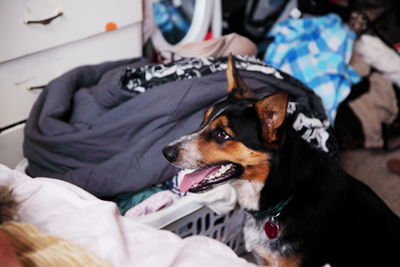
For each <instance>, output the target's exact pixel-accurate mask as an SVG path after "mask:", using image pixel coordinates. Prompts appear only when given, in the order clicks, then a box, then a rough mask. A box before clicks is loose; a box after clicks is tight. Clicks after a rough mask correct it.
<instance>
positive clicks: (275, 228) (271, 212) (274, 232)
mask: <svg viewBox="0 0 400 267" xmlns="http://www.w3.org/2000/svg"><path fill="white" fill-rule="evenodd" d="M292 198H293V196H291V197H289V198H288V199H286V200H283V201H281V202H279V203H278V204H277V205H276V206H274V207H272V208H269V209H267V210H264V211H253V210H246V212H247V213H249V214H250V215H251V216H253V217H254V218H255V219H260V218H265V217H270V219H269V220H268V221H267V222H266V223H265V225H264V231H265V234H266V235H267V236H268V238H269V239H274V238H276V237H277V236H278V234H279V225H278V224H277V223H276V218H278V216H279V215H280V213H281V211H282V210H283V208H284V207H285V206H286V205H287V204H288V203H289V202H290V201H291V200H292Z"/></svg>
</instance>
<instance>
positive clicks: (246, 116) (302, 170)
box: [163, 59, 400, 266]
mask: <svg viewBox="0 0 400 267" xmlns="http://www.w3.org/2000/svg"><path fill="white" fill-rule="evenodd" d="M231 62H232V59H230V64H232V63H231ZM229 71H233V72H235V68H234V65H233V69H232V67H231V70H229V69H228V72H229ZM238 75H239V74H238V73H233V74H232V73H227V76H228V80H229V79H230V78H232V77H233V78H234V80H235V81H234V84H233V85H232V86H230V87H231V88H230V89H229V88H228V90H229V91H230V95H229V97H228V99H227V100H225V101H224V102H222V103H219V104H217V105H215V106H214V107H213V108H212V109H210V112H209V114H206V116H205V121H203V123H202V128H201V129H200V130H201V131H200V130H199V131H198V132H197V133H196V132H195V133H194V134H191V135H190V138H189V137H188V138H183V139H182V138H181V139H179V140H178V141H175V142H173V143H171V144H170V145H169V146H167V147H166V148H165V149H164V151H163V152H164V154H165V155H166V158H167V159H168V160H169V161H171V162H172V163H173V164H174V165H176V166H178V167H182V166H183V165H184V164H182V161H185V164H186V165H185V167H187V165H188V164H189V165H190V164H192V165H193V166H195V167H197V168H203V167H206V166H205V165H209V164H218V163H220V162H231V163H234V164H235V165H237V167H238V168H237V170H240V172H238V171H236V172H235V174H234V175H233V177H229V179H230V180H229V181H231V182H233V181H235V180H238V179H239V180H240V179H241V180H246V181H251V179H252V177H250V176H246V175H247V173H249V172H246V171H247V170H248V169H249V168H254V166H250V165H249V164H246V159H241V161H240V162H238V160H237V157H235V159H233V157H232V158H231V157H229V156H226V158H224V159H223V160H221V158H218V160H215V161H214V160H212V154H213V153H215V154H216V153H217V152H218V153H219V152H220V151H217V150H219V149H220V150H223V151H224V153H226V151H229V149H231V148H229V147H228V145H229V146H233V145H234V144H235V143H241V144H243V145H244V146H245V147H246V148H247V149H248V151H251V152H254V153H258V154H257V155H260V154H265V155H267V156H268V157H267V158H268V160H266V162H265V168H264V169H265V170H267V171H265V172H264V173H263V174H262V176H263V177H262V181H263V183H264V186H263V187H262V189H261V191H260V194H259V199H258V210H257V211H258V212H260V214H262V212H263V211H266V210H268V209H270V208H272V207H275V206H276V205H278V204H279V203H281V202H282V201H283V200H285V199H289V198H290V201H289V202H288V203H287V204H286V205H285V206H284V207H283V208H282V210H281V211H280V214H279V217H278V218H277V223H278V225H279V226H280V229H281V231H280V233H279V236H278V237H277V238H276V239H273V240H269V239H268V237H267V236H266V235H265V234H264V233H263V232H262V231H261V232H260V231H259V232H260V235H261V236H260V240H259V241H257V242H258V243H257V244H254V247H257V248H258V252H259V254H260V255H259V256H260V257H261V259H262V260H261V262H260V263H262V264H269V265H272V266H323V265H324V264H330V265H331V266H397V265H399V260H398V259H397V253H398V251H399V248H400V218H399V217H398V216H397V215H396V214H394V213H393V212H392V211H391V210H390V209H389V208H388V206H387V205H386V204H385V203H384V202H383V201H382V200H381V199H380V198H379V197H378V196H377V195H376V194H375V193H374V192H373V191H372V190H371V189H370V188H369V187H368V186H367V185H365V184H364V183H362V182H360V181H358V180H356V179H355V178H353V177H352V176H350V175H349V174H347V173H346V172H344V171H343V170H342V169H341V168H340V167H339V165H338V163H337V162H335V161H333V160H332V159H331V158H329V157H328V156H327V155H326V154H325V153H323V152H321V151H318V150H316V149H314V148H311V147H310V145H309V144H308V143H307V142H306V141H304V140H303V139H301V138H300V137H299V136H298V134H297V133H296V132H295V131H294V129H293V128H292V126H291V125H292V122H291V121H289V119H287V118H286V119H284V121H283V122H282V123H280V122H275V120H276V116H275V115H276V112H280V111H282V110H283V109H285V110H284V111H283V114H284V115H286V107H287V101H288V98H287V95H286V94H285V93H278V94H275V95H272V96H267V97H265V98H264V99H262V100H257V99H255V97H254V96H255V95H253V94H251V93H250V91H248V90H249V89H248V88H246V86H245V85H244V83H243V81H242V80H241V78H240V77H238ZM240 90H244V92H239V91H240ZM264 100H266V101H267V102H268V101H269V102H270V103H268V104H266V106H268V107H267V108H266V109H264V108H263V107H260V106H262V105H261V104H260V105H258V103H260V102H262V101H264ZM264 102H265V101H264ZM276 102H280V103H278V104H277V107H276V108H275V110H274V109H271V108H270V106H269V105H274V104H275V103H276ZM263 105H264V104H263ZM222 108H224V111H223V112H221V113H218V112H219V111H220V110H222ZM279 109H280V110H279ZM263 112H264V113H267V114H269V115H268V116H269V117H268V116H267V117H266V118H264V117H263V116H262V114H263ZM215 114H217V116H214V115H215ZM260 114H261V115H260ZM271 114H273V115H271ZM270 115H271V116H270ZM284 115H283V116H284ZM221 118H223V120H224V121H227V122H228V124H227V125H224V127H226V128H228V129H229V131H230V132H232V134H231V135H233V136H230V138H227V139H226V140H225V139H221V138H220V135H218V133H219V132H220V131H221V130H224V129H221V127H222V126H218V125H219V124H216V125H217V127H214V126H212V125H213V124H212V123H211V121H208V125H210V126H207V120H218V119H221ZM265 120H269V121H268V123H269V124H268V123H267V124H266V123H265ZM271 120H272V121H271ZM278 120H279V119H278ZM221 121H222V120H221ZM271 123H272V125H275V126H272V128H271V129H268V130H267V131H266V130H265V127H266V125H267V126H268V127H271V126H270V125H271ZM274 123H275V124H274ZM205 125H206V126H205ZM207 127H208V128H207ZM213 127H214V128H213ZM268 127H267V128H268ZM199 140H200V141H199ZM187 143H191V146H194V145H195V146H202V144H207V145H208V146H209V147H208V148H207V149H206V150H204V151H205V152H202V153H199V155H196V158H199V157H200V156H201V157H202V160H201V161H199V162H190V158H191V157H189V160H188V159H187V158H188V157H186V156H187V155H186V154H188V153H189V152H187V151H185V149H186V147H187ZM211 143H212V144H211ZM210 144H211V145H210ZM199 149H201V147H197V150H199ZM231 150H232V154H233V153H238V152H237V151H234V150H233V149H231ZM185 153H186V154H185ZM191 153H192V152H191ZM206 153H207V154H209V155H205V154H206ZM181 154H182V155H181ZM210 155H211V156H210ZM224 155H227V154H224ZM189 156H191V155H189ZM219 157H221V156H219ZM183 158H185V160H183ZM188 161H189V163H188ZM365 164H368V163H367V162H366V163H365ZM203 165H204V166H203ZM264 169H263V170H264ZM225 181H226V180H224V182H225ZM258 181H260V179H259V180H258ZM213 186H215V185H214V184H212V185H210V186H205V187H204V189H209V188H210V187H213ZM192 191H193V192H195V191H201V190H192ZM243 192H245V191H242V193H241V194H239V202H241V198H242V202H244V198H250V197H252V196H250V195H246V193H243ZM244 208H246V207H244ZM248 219H249V220H251V225H252V226H250V227H253V228H254V229H253V230H254V231H258V230H259V229H263V225H264V224H265V222H266V221H268V220H270V216H269V215H265V216H262V215H261V216H257V217H252V216H249V218H248ZM257 229H258V230H257ZM253 230H251V231H253ZM260 244H261V246H264V247H265V249H264V248H261V249H260ZM260 251H261V253H260ZM271 255H272V256H271Z"/></svg>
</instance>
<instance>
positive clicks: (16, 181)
mask: <svg viewBox="0 0 400 267" xmlns="http://www.w3.org/2000/svg"><path fill="white" fill-rule="evenodd" d="M0 184H1V185H10V186H12V188H13V190H14V193H15V195H16V197H17V199H18V200H19V201H21V202H22V204H21V206H20V209H19V218H20V221H22V222H27V223H31V224H33V225H35V226H36V227H38V228H39V229H40V230H41V231H43V232H47V233H51V234H53V235H56V236H59V237H62V238H65V239H67V240H69V241H72V242H74V243H76V244H78V245H80V246H82V247H85V248H87V249H88V250H90V251H91V252H93V253H95V254H96V255H97V256H99V257H101V258H103V259H104V260H107V261H109V262H111V263H112V264H114V265H115V266H141V267H142V266H151V267H154V266H207V267H210V266H254V265H252V264H250V263H248V262H246V261H245V260H243V259H242V258H239V257H237V256H236V254H235V253H234V252H233V251H232V250H231V249H230V248H229V247H227V246H226V245H224V244H222V243H220V242H218V241H216V240H213V239H210V238H207V237H202V236H193V237H188V238H185V239H181V238H180V237H179V236H177V235H175V234H173V233H171V232H168V231H163V230H156V229H154V228H151V227H149V226H146V225H143V224H139V223H137V222H135V221H133V220H132V219H129V218H125V217H123V216H121V215H120V213H119V211H118V208H117V206H116V205H115V204H114V203H112V202H108V201H102V200H100V199H98V198H96V197H94V196H93V195H91V194H89V193H87V192H86V191H84V190H82V189H80V188H78V187H76V186H74V185H72V184H69V183H67V182H63V181H61V180H56V179H51V178H34V179H32V178H30V177H29V176H26V175H25V174H23V173H21V172H19V171H15V170H11V169H9V168H7V167H6V166H4V165H2V164H0Z"/></svg>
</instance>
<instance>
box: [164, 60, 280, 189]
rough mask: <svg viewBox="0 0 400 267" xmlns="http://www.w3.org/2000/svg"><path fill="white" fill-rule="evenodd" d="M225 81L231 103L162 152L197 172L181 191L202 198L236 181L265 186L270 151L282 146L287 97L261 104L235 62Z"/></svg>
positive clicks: (277, 96)
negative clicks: (200, 194)
mask: <svg viewBox="0 0 400 267" xmlns="http://www.w3.org/2000/svg"><path fill="white" fill-rule="evenodd" d="M226 76H227V80H228V88H227V90H228V92H229V95H228V97H227V99H226V100H224V101H222V102H219V103H217V104H215V105H214V106H212V107H210V108H209V109H208V110H207V111H206V112H205V114H204V119H203V122H202V123H201V125H200V128H199V129H198V130H197V131H195V132H194V133H191V134H189V135H186V136H183V137H181V138H179V139H177V140H175V141H173V142H171V143H170V144H168V146H166V147H165V148H164V149H163V154H164V156H165V157H166V158H167V160H169V161H170V162H171V163H172V164H173V165H174V166H176V167H178V168H183V169H194V171H193V172H192V173H190V174H187V175H186V176H185V177H184V179H183V181H182V183H181V186H180V189H181V191H190V192H201V191H204V190H208V189H210V188H212V187H214V185H217V184H221V183H223V182H226V181H230V180H231V179H234V178H235V179H242V180H247V181H255V182H257V183H259V184H265V181H266V179H267V178H268V174H269V173H270V170H271V166H270V160H271V157H272V153H273V152H272V151H274V149H275V148H276V147H278V146H280V145H281V143H282V142H283V139H284V133H283V131H282V128H283V127H282V125H283V123H284V120H285V116H286V109H287V105H288V95H287V94H286V93H284V92H280V93H275V94H273V95H270V96H266V97H264V98H262V99H261V100H257V98H256V95H255V94H254V92H253V91H252V90H251V89H250V88H249V87H248V86H247V85H246V84H245V83H244V81H243V79H242V78H241V77H240V75H239V72H237V71H236V67H235V64H234V62H233V58H232V56H230V57H229V59H228V67H227V71H226Z"/></svg>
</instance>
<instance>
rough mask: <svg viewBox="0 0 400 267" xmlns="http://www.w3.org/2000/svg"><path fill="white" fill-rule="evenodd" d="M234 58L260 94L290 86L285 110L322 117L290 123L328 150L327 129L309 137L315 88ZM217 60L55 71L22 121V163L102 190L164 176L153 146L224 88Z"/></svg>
mask: <svg viewBox="0 0 400 267" xmlns="http://www.w3.org/2000/svg"><path fill="white" fill-rule="evenodd" d="M238 65H239V66H238V69H239V70H240V72H241V75H242V76H243V78H244V80H245V81H246V83H247V84H248V85H249V86H250V87H252V88H253V89H254V90H255V91H256V92H258V93H259V94H263V95H265V94H270V93H272V92H274V91H276V90H286V91H287V92H289V94H290V98H291V100H292V101H295V102H296V103H297V104H295V105H294V106H292V109H293V108H294V110H293V111H292V112H291V113H293V116H294V119H296V118H297V117H298V115H299V114H303V115H302V117H301V120H302V123H303V121H304V120H305V119H304V114H305V115H306V116H305V118H306V119H307V118H316V119H317V120H318V121H320V122H321V123H322V124H321V125H322V126H321V125H311V126H310V125H308V124H309V123H303V124H304V125H301V127H300V128H299V129H298V130H299V131H300V132H303V133H306V132H307V134H308V138H309V140H308V141H309V142H310V143H311V144H313V145H314V146H315V147H316V148H319V149H322V150H324V151H325V152H327V153H330V154H331V155H333V156H334V154H335V153H336V147H335V142H334V139H333V138H332V137H329V140H324V138H322V139H321V138H319V137H318V136H319V135H320V133H321V132H319V131H321V130H323V131H327V132H329V131H330V128H329V125H326V122H327V120H326V116H325V113H324V110H323V108H322V104H321V100H320V99H319V97H317V96H316V95H315V94H314V93H313V92H312V91H311V90H309V89H307V88H306V87H304V86H303V85H302V84H301V83H299V82H298V81H297V80H294V79H292V78H291V77H289V76H288V75H286V74H284V73H281V72H278V71H276V70H274V69H272V68H270V67H265V66H264V65H263V64H262V63H260V62H256V61H255V60H254V59H253V60H250V61H249V60H248V59H246V58H242V59H239V60H238ZM225 68H226V58H222V59H209V60H199V59H193V60H183V61H180V62H177V63H171V64H168V65H151V64H149V62H147V61H146V60H144V59H140V58H139V59H133V60H122V61H117V62H107V63H103V64H100V65H95V66H82V67H79V68H76V69H73V70H71V71H69V72H67V73H65V74H63V75H62V76H60V77H59V78H57V79H55V80H53V81H52V82H50V83H49V84H48V85H47V86H46V88H45V89H44V91H43V92H42V94H41V95H40V97H39V98H38V100H37V102H36V103H35V105H34V107H33V109H32V111H31V114H30V116H29V118H28V121H27V123H26V127H25V140H24V154H25V156H26V158H27V159H28V161H29V166H28V168H27V173H28V174H29V175H31V176H33V177H37V176H46V177H54V178H58V179H62V180H65V181H68V182H71V183H73V184H75V185H77V186H79V187H81V188H83V189H85V190H87V191H89V192H91V193H93V194H94V195H96V196H98V197H102V198H106V197H112V196H115V195H117V194H119V193H123V192H135V191H138V190H140V189H142V188H144V187H147V186H150V185H154V184H157V183H160V182H163V181H165V180H167V179H169V178H170V177H171V176H172V175H174V174H175V173H176V172H177V169H175V168H174V167H172V166H171V165H170V164H169V163H168V162H167V161H166V160H165V159H164V158H163V156H162V154H161V150H162V148H163V147H164V146H165V145H166V144H167V143H168V142H170V141H171V140H174V139H176V138H177V137H179V136H182V135H185V134H187V133H189V132H192V131H194V130H195V129H196V128H197V127H198V126H199V124H200V122H201V120H202V116H203V113H204V110H205V109H206V108H207V107H209V106H210V105H212V104H213V103H215V102H217V101H219V100H221V99H223V98H224V97H225V96H226V89H225V88H226V78H225ZM324 123H325V124H324ZM303 126H304V127H303ZM307 127H308V128H307ZM310 129H311V135H312V134H313V133H314V135H313V136H311V137H310ZM296 130H297V129H296ZM306 137H307V136H306Z"/></svg>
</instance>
